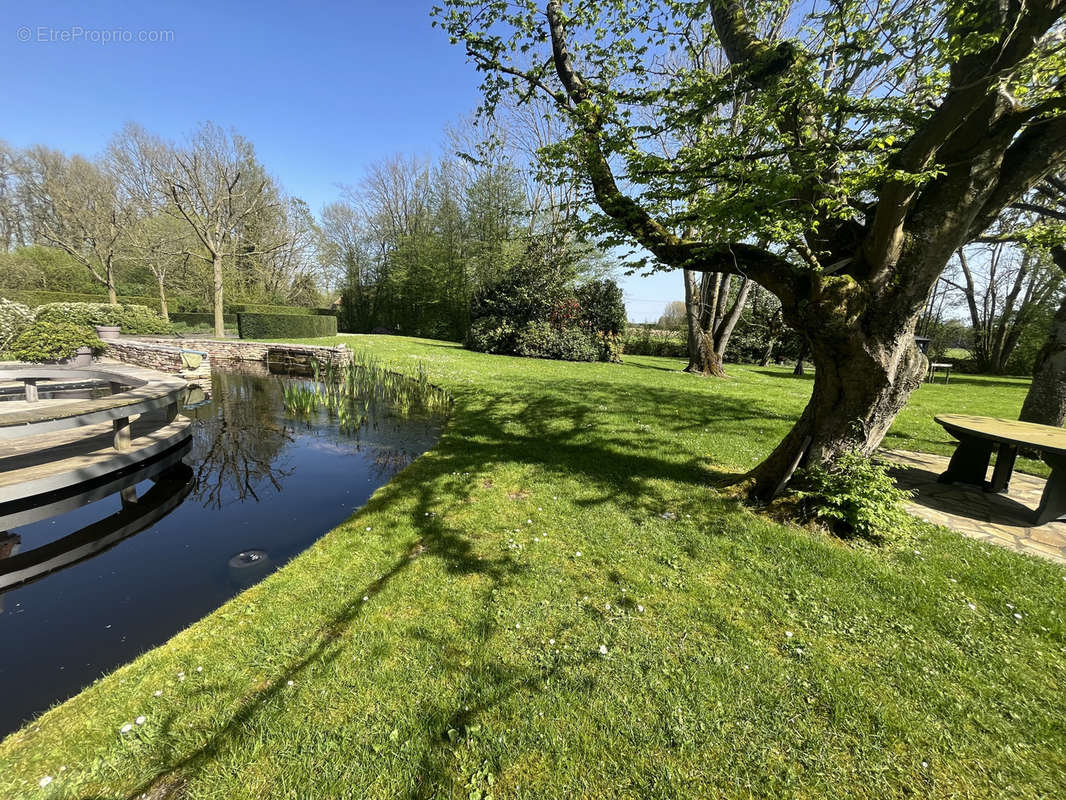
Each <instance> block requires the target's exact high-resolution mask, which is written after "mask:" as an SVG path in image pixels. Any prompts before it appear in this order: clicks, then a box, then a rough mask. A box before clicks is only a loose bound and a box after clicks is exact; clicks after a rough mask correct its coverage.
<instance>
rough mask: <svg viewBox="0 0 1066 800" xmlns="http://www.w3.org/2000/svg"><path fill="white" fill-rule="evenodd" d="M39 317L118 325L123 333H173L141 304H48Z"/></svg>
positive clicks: (59, 320)
mask: <svg viewBox="0 0 1066 800" xmlns="http://www.w3.org/2000/svg"><path fill="white" fill-rule="evenodd" d="M35 316H36V318H37V319H38V320H40V321H45V322H73V323H74V324H76V325H88V326H93V325H118V326H120V327H121V328H122V332H123V333H129V334H133V335H135V336H158V335H163V334H168V333H170V332H171V328H170V326H169V325H168V324H167V322H166V320H164V319H163V318H162V317H161V316H159V314H157V313H156V312H154V311H152V310H151V309H150V308H147V307H145V306H140V305H125V304H119V305H111V304H109V303H49V304H48V305H44V306H41V307H40V308H38V309H37V311H36V314H35Z"/></svg>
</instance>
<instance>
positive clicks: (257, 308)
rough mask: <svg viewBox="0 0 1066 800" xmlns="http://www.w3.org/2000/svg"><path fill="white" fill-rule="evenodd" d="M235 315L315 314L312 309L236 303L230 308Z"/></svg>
mask: <svg viewBox="0 0 1066 800" xmlns="http://www.w3.org/2000/svg"><path fill="white" fill-rule="evenodd" d="M230 310H231V311H233V312H234V313H235V314H314V313H315V311H314V309H312V308H302V307H300V306H269V305H264V304H261V303H235V304H234V305H232V306H230Z"/></svg>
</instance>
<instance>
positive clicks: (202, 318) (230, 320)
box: [168, 311, 237, 327]
mask: <svg viewBox="0 0 1066 800" xmlns="http://www.w3.org/2000/svg"><path fill="white" fill-rule="evenodd" d="M168 316H169V317H170V321H171V322H173V323H176V324H179V325H189V326H190V327H191V326H194V325H214V324H215V315H214V314H212V313H210V312H202V313H201V312H197V311H175V312H174V313H172V314H169V315H168ZM222 322H223V323H224V324H226V325H228V326H230V327H232V326H234V325H236V324H237V315H236V314H223V315H222Z"/></svg>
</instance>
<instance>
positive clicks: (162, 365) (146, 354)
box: [104, 339, 211, 386]
mask: <svg viewBox="0 0 1066 800" xmlns="http://www.w3.org/2000/svg"><path fill="white" fill-rule="evenodd" d="M104 344H106V345H107V350H106V355H108V356H110V357H111V358H115V359H118V360H119V361H123V362H125V363H126V364H134V365H136V366H138V367H148V368H149V369H155V370H159V371H160V372H169V373H176V374H178V375H181V377H183V378H185V380H187V381H189V382H190V383H194V384H196V383H199V382H200V381H203V380H206V381H207V383H208V385H209V386H210V383H211V381H210V378H211V357H210V355H209V354H208V353H207V352H206V351H205V350H202V349H200V348H197V347H187V346H184V345H182V346H177V345H175V344H173V343H163V342H144V341H140V340H137V339H108V340H105V341H104ZM185 350H187V351H191V352H193V353H197V354H199V355H200V356H201V361H200V365H199V366H198V367H196V368H195V369H191V368H188V367H186V366H185V365H184V363H183V362H182V358H181V354H182V351H185Z"/></svg>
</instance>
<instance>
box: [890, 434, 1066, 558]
mask: <svg viewBox="0 0 1066 800" xmlns="http://www.w3.org/2000/svg"><path fill="white" fill-rule="evenodd" d="M880 456H881V457H882V458H883V459H884V460H885V461H888V462H890V463H891V464H892V465H893V466H892V475H893V477H894V478H895V479H896V483H897V484H898V485H899V486H901V487H902V488H904V489H913V490H914V491H915V492H916V494H915V497H914V500H913V502H911V503H910V504H909V505H908V508H907V510H908V511H910V512H911V513H912V514H914V515H915V516H917V517H920V518H921V519H924V520H925V521H926V522H931V523H933V524H934V525H943V526H944V527H945V528H951V529H952V530H956V531H958V532H959V533H961V534H963V535H964V536H969V537H971V538H973V539H979V540H981V541H983V542H991V543H992V544H998V545H1000V546H1002V547H1007V548H1009V549H1011V550H1016V551H1018V552H1019V553H1028V554H1030V555H1036V556H1042V557H1043V558H1048V559H1051V560H1052V561H1055V562H1058V563H1059V564H1063V565H1066V522H1049V523H1046V524H1044V525H1040V526H1033V525H1032V522H1031V517H1032V512H1033V511H1034V510H1035V509H1036V507H1037V506H1038V505H1040V495H1041V494H1043V492H1044V479H1043V478H1037V477H1034V476H1032V475H1023V474H1022V473H1020V472H1015V473H1014V476H1013V477H1012V478H1011V482H1010V489H1009V491H1008V492H1007V493H1006V494H993V493H991V492H983V491H981V490H980V489H977V488H975V487H970V486H962V485H959V484H945V483H937V480H936V479H937V476H939V475H940V473H942V472H944V470H946V469H947V468H948V461H949V459H948V458H947V457H946V456H936V455H932V454H929V453H912V452H909V451H906V450H884V451H882V452H881V453H880Z"/></svg>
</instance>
